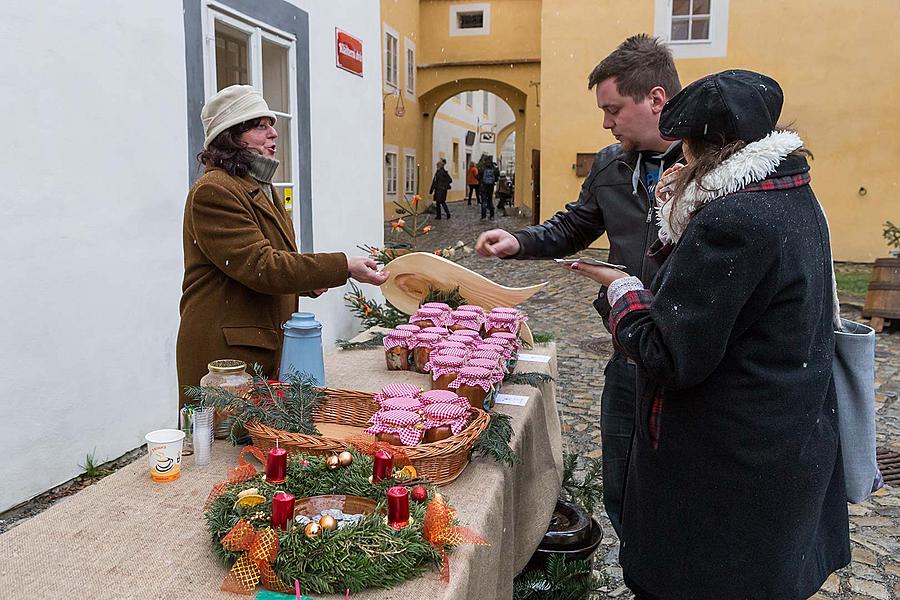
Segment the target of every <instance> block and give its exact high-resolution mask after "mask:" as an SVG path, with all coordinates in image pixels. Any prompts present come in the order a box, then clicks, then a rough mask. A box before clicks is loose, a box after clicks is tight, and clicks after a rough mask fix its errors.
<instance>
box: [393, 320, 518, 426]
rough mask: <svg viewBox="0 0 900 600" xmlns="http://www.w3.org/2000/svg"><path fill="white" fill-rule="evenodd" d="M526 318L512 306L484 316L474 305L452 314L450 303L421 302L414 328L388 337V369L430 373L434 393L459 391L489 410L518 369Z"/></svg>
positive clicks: (401, 328)
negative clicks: (504, 384) (520, 338)
mask: <svg viewBox="0 0 900 600" xmlns="http://www.w3.org/2000/svg"><path fill="white" fill-rule="evenodd" d="M526 320H527V317H526V316H525V315H524V314H523V313H521V312H519V311H518V310H516V309H514V308H508V307H498V308H494V309H493V310H491V311H490V312H485V310H484V309H483V308H481V307H480V306H474V305H464V306H460V307H459V308H458V309H456V310H451V309H450V307H449V306H447V305H446V304H441V303H429V304H423V305H422V307H421V308H420V309H419V310H418V311H417V312H416V314H414V315H413V316H412V317H410V324H408V325H399V326H398V327H397V328H396V329H394V330H392V331H391V332H390V333H388V334H387V335H386V336H385V338H384V349H385V361H386V364H387V368H388V369H389V370H413V371H416V372H418V373H427V374H430V375H431V382H432V384H431V387H432V389H434V390H452V391H455V392H456V393H458V394H459V396H462V397H465V398H467V399H468V400H469V402H470V404H471V405H472V406H476V407H478V408H482V409H484V410H488V409H490V408H492V407H493V406H494V397H495V396H496V394H497V391H498V390H499V389H500V384H501V383H502V381H503V377H504V376H505V375H506V374H507V373H509V372H511V371H512V370H513V369H515V366H516V360H517V356H518V352H519V350H520V349H521V342H520V340H519V336H518V333H519V328H520V327H521V324H522V322H524V321H526Z"/></svg>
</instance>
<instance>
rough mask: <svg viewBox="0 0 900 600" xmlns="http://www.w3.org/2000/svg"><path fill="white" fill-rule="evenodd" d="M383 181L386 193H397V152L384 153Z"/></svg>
mask: <svg viewBox="0 0 900 600" xmlns="http://www.w3.org/2000/svg"><path fill="white" fill-rule="evenodd" d="M384 183H385V191H386V192H387V193H388V194H396V193H397V153H396V152H391V151H388V152H385V153H384Z"/></svg>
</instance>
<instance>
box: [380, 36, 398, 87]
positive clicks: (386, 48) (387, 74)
mask: <svg viewBox="0 0 900 600" xmlns="http://www.w3.org/2000/svg"><path fill="white" fill-rule="evenodd" d="M388 38H392V39H393V40H394V43H395V44H396V47H395V50H396V54H395V55H394V68H393V70H391V69H390V68H389V65H388V55H389V53H390V43H389V39H388ZM381 43H382V57H383V59H384V60H383V61H382V62H383V63H384V87H385V88H386V89H388V90H390V91H393V92H396V91H398V90H399V89H400V34H399V33H397V30H396V29H394V28H393V27H391V26H389V25H388V24H387V23H385V24H384V35H383V36H382V42H381ZM392 74H393V76H394V80H393V81H391V75H392Z"/></svg>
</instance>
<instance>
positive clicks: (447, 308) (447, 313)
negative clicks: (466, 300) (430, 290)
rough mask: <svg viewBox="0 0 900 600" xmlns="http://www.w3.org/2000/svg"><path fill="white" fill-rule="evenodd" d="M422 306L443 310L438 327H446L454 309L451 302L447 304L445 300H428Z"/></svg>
mask: <svg viewBox="0 0 900 600" xmlns="http://www.w3.org/2000/svg"><path fill="white" fill-rule="evenodd" d="M422 308H436V309H438V310H439V311H441V322H440V323H439V324H438V327H444V326H446V325H447V323H448V322H449V321H450V311H452V310H453V309H452V308H450V305H449V304H445V303H443V302H426V303H425V304H423V305H422Z"/></svg>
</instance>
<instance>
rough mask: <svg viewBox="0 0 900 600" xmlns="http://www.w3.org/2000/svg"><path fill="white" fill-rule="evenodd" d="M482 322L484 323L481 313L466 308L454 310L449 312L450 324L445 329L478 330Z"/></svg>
mask: <svg viewBox="0 0 900 600" xmlns="http://www.w3.org/2000/svg"><path fill="white" fill-rule="evenodd" d="M482 323H484V316H483V315H480V314H478V313H476V312H470V311H466V310H454V311H453V312H451V313H450V325H449V326H448V327H447V329H449V330H450V331H457V330H459V329H468V330H469V331H476V332H480V331H481V324H482Z"/></svg>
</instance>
